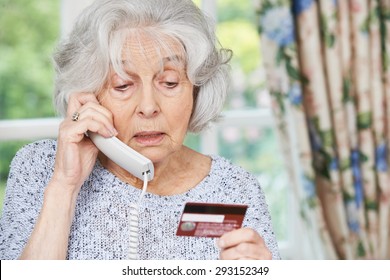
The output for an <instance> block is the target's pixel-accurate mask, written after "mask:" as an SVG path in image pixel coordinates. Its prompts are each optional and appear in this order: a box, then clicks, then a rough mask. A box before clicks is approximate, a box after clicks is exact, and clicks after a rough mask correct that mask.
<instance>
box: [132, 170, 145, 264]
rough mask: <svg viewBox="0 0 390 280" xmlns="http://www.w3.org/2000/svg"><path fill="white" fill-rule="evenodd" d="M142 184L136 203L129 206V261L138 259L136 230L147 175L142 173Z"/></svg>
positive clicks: (137, 228)
mask: <svg viewBox="0 0 390 280" xmlns="http://www.w3.org/2000/svg"><path fill="white" fill-rule="evenodd" d="M143 175H144V184H143V187H142V192H141V194H140V196H139V198H138V201H137V203H131V204H130V214H129V225H130V238H129V239H130V242H129V255H128V259H129V260H137V259H138V232H139V231H138V230H139V211H138V209H139V206H140V205H141V201H142V199H143V197H144V195H145V193H146V189H147V188H148V174H147V172H144V174H143Z"/></svg>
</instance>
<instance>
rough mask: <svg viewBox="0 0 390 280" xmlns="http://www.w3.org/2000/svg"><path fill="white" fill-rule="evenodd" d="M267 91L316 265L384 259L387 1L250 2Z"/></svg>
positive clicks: (388, 193) (389, 133)
mask: <svg viewBox="0 0 390 280" xmlns="http://www.w3.org/2000/svg"><path fill="white" fill-rule="evenodd" d="M256 10H257V14H258V28H259V34H260V38H261V49H262V53H263V63H264V66H265V68H266V72H267V87H268V90H269V92H270V95H271V98H272V107H273V113H274V117H275V120H276V124H277V131H278V135H279V139H280V141H281V147H282V150H283V151H282V152H283V154H284V156H285V162H286V166H287V170H288V174H289V176H290V179H291V182H292V186H291V187H292V189H293V193H294V198H295V200H296V201H297V203H298V205H299V216H300V223H301V225H302V227H303V229H304V230H303V234H304V235H303V236H302V240H306V242H310V246H311V250H312V254H313V255H314V256H315V257H316V258H321V259H390V233H389V232H390V231H389V227H390V215H389V213H390V181H389V174H390V173H389V164H388V163H389V160H390V153H389V152H388V149H389V145H390V56H389V54H390V0H338V1H336V0H317V1H315V0H258V1H257V2H256Z"/></svg>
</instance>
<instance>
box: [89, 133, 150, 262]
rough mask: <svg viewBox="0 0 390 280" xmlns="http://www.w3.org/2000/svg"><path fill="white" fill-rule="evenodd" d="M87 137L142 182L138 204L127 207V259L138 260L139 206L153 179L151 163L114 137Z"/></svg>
mask: <svg viewBox="0 0 390 280" xmlns="http://www.w3.org/2000/svg"><path fill="white" fill-rule="evenodd" d="M88 136H89V138H90V139H91V140H92V142H93V143H94V144H95V145H96V147H97V148H98V149H99V150H100V151H101V152H102V153H104V154H105V155H106V156H107V157H109V158H110V159H111V160H112V161H114V162H115V163H116V164H118V165H119V166H121V167H122V168H124V169H125V170H127V171H128V172H130V173H131V174H133V175H134V176H136V177H138V178H139V179H141V180H143V181H144V185H143V187H142V192H141V195H140V197H139V199H138V202H136V203H135V202H133V203H130V205H129V206H130V214H129V227H130V232H129V251H128V258H129V259H131V260H136V259H137V258H138V232H139V226H138V220H139V205H140V204H141V201H142V198H143V196H144V195H145V193H146V189H147V187H148V181H150V180H152V179H153V177H154V166H153V163H152V161H151V160H150V159H148V158H146V157H144V156H143V155H141V154H140V153H138V152H136V151H134V150H133V149H132V148H130V147H129V146H127V145H126V144H124V143H123V142H121V141H120V140H119V139H118V138H116V137H111V138H104V137H103V136H101V135H99V134H97V133H94V132H90V131H89V132H88Z"/></svg>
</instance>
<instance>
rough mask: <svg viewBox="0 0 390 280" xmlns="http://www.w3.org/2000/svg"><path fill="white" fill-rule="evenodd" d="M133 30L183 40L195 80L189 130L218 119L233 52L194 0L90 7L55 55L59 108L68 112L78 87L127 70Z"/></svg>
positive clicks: (115, 0) (100, 0)
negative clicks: (124, 55)
mask: <svg viewBox="0 0 390 280" xmlns="http://www.w3.org/2000/svg"><path fill="white" fill-rule="evenodd" d="M134 30H142V32H148V34H150V35H151V36H152V37H153V38H155V40H156V43H157V45H158V46H159V47H160V48H161V47H164V48H168V47H167V46H165V44H164V38H165V41H166V38H167V35H168V36H169V38H172V39H175V40H176V41H178V42H180V44H181V45H182V47H183V50H184V53H185V55H186V60H187V61H186V66H187V69H186V70H187V76H188V79H189V80H190V82H191V83H192V84H193V85H194V109H193V112H192V116H191V119H190V122H189V127H188V130H189V131H190V132H194V133H197V132H200V131H202V130H203V129H204V128H206V127H207V126H208V124H209V123H210V122H212V121H216V120H217V119H218V118H219V115H220V113H221V111H222V109H223V105H224V102H225V98H226V94H227V88H228V85H229V70H230V67H229V65H228V62H229V60H230V58H231V55H232V53H231V51H230V50H228V49H224V48H222V47H220V46H219V43H218V40H217V38H216V36H215V32H214V23H213V21H212V20H211V19H210V18H208V17H207V16H206V15H204V14H203V13H202V12H201V11H200V10H199V8H198V7H196V5H195V4H194V3H193V2H192V1H191V0H141V1H139V0H97V1H95V2H94V3H93V4H92V5H91V6H89V7H87V8H86V9H85V10H84V11H83V13H82V14H81V15H80V16H79V17H78V20H77V21H76V24H75V26H74V28H73V30H72V32H71V33H70V34H69V36H68V37H67V38H65V39H64V40H63V41H62V42H61V43H60V44H59V45H58V47H57V50H56V52H55V54H54V63H55V69H56V74H57V75H56V81H55V97H54V101H55V106H56V109H57V111H58V112H59V113H60V114H61V115H63V116H64V115H65V114H66V109H67V103H68V100H69V95H70V94H71V93H73V92H94V93H98V92H100V91H101V90H102V88H103V87H104V85H105V83H106V81H107V80H108V78H109V73H110V69H112V68H113V69H114V71H115V72H117V73H119V75H124V72H125V71H124V70H123V69H121V67H123V66H122V65H121V63H120V61H121V52H122V47H123V44H124V38H125V36H126V35H128V34H129V33H131V32H132V31H134Z"/></svg>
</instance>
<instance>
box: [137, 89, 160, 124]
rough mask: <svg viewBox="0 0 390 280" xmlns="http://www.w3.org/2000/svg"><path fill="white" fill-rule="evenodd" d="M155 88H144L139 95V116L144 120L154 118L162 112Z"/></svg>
mask: <svg viewBox="0 0 390 280" xmlns="http://www.w3.org/2000/svg"><path fill="white" fill-rule="evenodd" d="M156 97H157V96H156V92H155V89H154V88H153V86H144V87H143V88H142V91H141V92H140V94H139V102H138V106H137V114H138V115H139V116H140V117H142V118H153V117H155V116H157V115H158V114H159V112H160V106H159V104H158V100H157V99H156Z"/></svg>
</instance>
